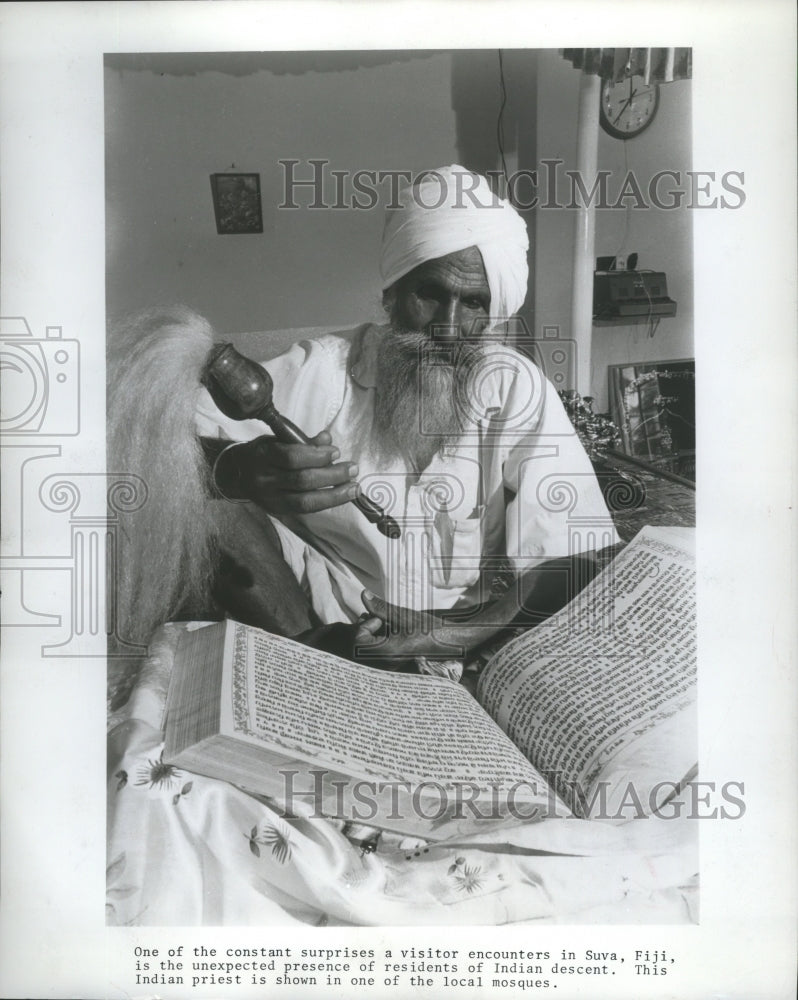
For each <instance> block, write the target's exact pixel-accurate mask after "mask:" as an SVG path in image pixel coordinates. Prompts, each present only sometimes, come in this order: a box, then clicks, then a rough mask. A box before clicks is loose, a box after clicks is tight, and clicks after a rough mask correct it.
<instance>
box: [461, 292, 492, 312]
mask: <svg viewBox="0 0 798 1000" xmlns="http://www.w3.org/2000/svg"><path fill="white" fill-rule="evenodd" d="M461 301H462V303H463V305H464V306H465V307H466V309H487V307H486V305H485V300H484V299H481V298H474V297H473V296H470V295H469V296H467V297H466V298H464V299H461Z"/></svg>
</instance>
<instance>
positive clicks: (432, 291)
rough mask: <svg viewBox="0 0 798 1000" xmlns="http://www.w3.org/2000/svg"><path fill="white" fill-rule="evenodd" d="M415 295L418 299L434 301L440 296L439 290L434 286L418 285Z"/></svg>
mask: <svg viewBox="0 0 798 1000" xmlns="http://www.w3.org/2000/svg"><path fill="white" fill-rule="evenodd" d="M416 295H417V296H418V297H419V298H420V299H435V300H438V299H439V298H440V296H441V292H440V289H439V288H437V287H436V286H435V285H420V286H419V287H418V288H417V289H416Z"/></svg>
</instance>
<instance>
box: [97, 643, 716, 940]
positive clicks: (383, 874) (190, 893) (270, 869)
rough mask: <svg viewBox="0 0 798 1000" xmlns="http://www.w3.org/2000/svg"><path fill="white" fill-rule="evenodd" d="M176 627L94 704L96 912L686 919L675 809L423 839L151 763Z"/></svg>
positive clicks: (246, 919) (379, 918)
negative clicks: (101, 784) (99, 742)
mask: <svg viewBox="0 0 798 1000" xmlns="http://www.w3.org/2000/svg"><path fill="white" fill-rule="evenodd" d="M186 627H187V626H185V625H183V624H181V625H177V624H171V625H167V626H164V628H163V629H161V630H159V632H158V633H157V634H156V636H155V638H154V640H153V643H152V644H151V646H150V651H149V656H148V657H147V658H146V659H145V660H144V661H143V663H142V664H141V667H140V670H139V671H138V675H137V680H136V683H135V685H134V686H133V688H132V691H131V694H130V697H129V698H128V699H127V700H126V702H125V704H124V705H123V706H121V707H115V708H114V709H113V710H112V711H111V712H110V713H109V731H108V855H107V864H108V870H107V907H106V911H107V921H108V923H110V924H124V925H137V924H138V925H157V926H169V925H182V926H192V925H201V924H204V925H215V926H221V925H231V926H238V925H263V924H280V925H286V924H291V923H303V924H314V925H323V924H330V925H376V926H387V925H407V924H412V925H417V926H424V925H434V924H483V925H484V924H505V923H518V922H528V921H537V922H548V923H597V924H599V923H601V924H605V923H690V922H697V900H698V889H697V877H696V872H697V867H698V865H697V854H698V845H697V833H696V830H695V827H696V826H697V824H696V823H694V822H693V823H691V822H690V821H689V820H678V819H672V820H657V819H654V818H650V819H645V820H631V821H629V822H627V823H625V824H623V825H620V826H618V825H608V824H607V823H601V822H594V821H587V820H577V819H545V820H543V821H541V822H537V823H530V824H522V825H520V826H517V827H514V828H512V829H508V830H501V831H498V832H495V831H494V832H492V833H490V834H480V835H479V836H471V837H464V838H462V839H459V840H458V841H457V842H456V843H454V842H448V843H443V844H441V843H438V844H433V843H429V844H428V843H425V842H423V841H419V840H417V839H410V838H402V837H401V836H399V835H394V834H387V833H382V834H380V835H379V836H377V835H374V834H373V831H368V830H365V831H359V835H357V836H356V835H355V832H353V830H352V829H351V828H350V827H344V825H343V824H342V823H340V822H335V821H331V820H322V819H317V818H309V817H304V816H300V815H297V816H292V817H286V816H284V815H281V814H280V811H279V810H278V809H277V808H276V807H273V805H270V803H269V800H266V799H261V798H258V797H254V796H252V795H250V794H248V793H246V792H244V791H242V790H241V789H238V788H236V787H234V786H233V785H230V784H228V783H226V782H223V781H217V780H214V779H211V778H205V777H202V776H200V775H196V774H191V773H189V772H187V771H184V770H178V769H177V768H175V767H174V766H172V765H169V764H166V763H164V762H163V760H162V757H161V754H162V751H163V733H162V731H161V717H162V713H163V706H164V700H165V697H166V691H167V687H168V683H169V674H170V671H171V665H172V658H173V655H174V650H175V647H176V644H177V640H178V637H179V635H180V632H181V630H182V629H184V628H186ZM188 627H192V626H188ZM344 831H346V833H347V835H345V832H344Z"/></svg>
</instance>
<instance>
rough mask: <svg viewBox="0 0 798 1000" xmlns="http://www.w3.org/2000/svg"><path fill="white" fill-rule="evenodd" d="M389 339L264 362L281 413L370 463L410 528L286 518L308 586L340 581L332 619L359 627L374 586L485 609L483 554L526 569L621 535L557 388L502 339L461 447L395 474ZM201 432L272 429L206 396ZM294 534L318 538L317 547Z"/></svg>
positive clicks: (325, 515) (385, 502) (323, 515)
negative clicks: (379, 445) (385, 372)
mask: <svg viewBox="0 0 798 1000" xmlns="http://www.w3.org/2000/svg"><path fill="white" fill-rule="evenodd" d="M382 333H383V330H382V328H378V327H374V326H366V327H361V328H360V329H358V330H357V331H352V332H350V333H348V334H341V335H331V336H327V337H323V338H321V339H320V340H316V341H304V342H302V343H299V344H296V345H294V347H292V348H291V350H289V351H288V352H286V353H285V354H283V355H282V356H281V357H279V358H276V359H274V360H272V361H269V362H267V363H266V364H265V365H264V367H265V368H266V369H267V370H268V371H269V373H270V375H271V376H272V379H273V380H274V387H275V389H274V401H275V405H276V406H277V409H278V410H280V412H282V413H284V414H285V415H286V416H287V417H288V418H289V419H291V420H292V421H294V422H295V423H296V424H297V425H298V426H299V427H301V428H302V429H303V430H304V431H305V432H306V433H307V434H309V435H310V436H314V435H316V434H318V433H319V431H321V430H324V429H326V430H328V431H329V432H330V434H331V435H332V440H333V443H334V444H335V445H336V446H337V447H338V448H339V449H340V451H341V459H342V460H350V461H353V462H356V463H357V464H358V465H359V467H360V475H359V480H360V483H361V485H362V487H363V488H364V490H365V492H366V493H367V494H369V495H370V496H372V497H373V499H374V500H375V501H377V502H378V503H380V504H381V506H383V508H385V509H386V510H387V512H388V513H390V514H391V515H392V516H393V517H395V518H396V519H397V520H398V522H399V524H400V526H401V527H402V536H401V538H400V539H395V540H391V539H387V538H385V537H384V536H383V535H381V534H380V533H379V531H378V530H377V528H376V527H375V526H374V525H372V524H369V522H368V521H367V520H366V519H365V517H363V515H362V514H361V513H360V512H359V511H358V510H357V509H356V508H355V507H354V506H353V505H352V504H344V505H343V506H340V507H335V508H333V509H331V510H327V511H322V512H320V513H317V514H309V515H303V516H295V517H293V518H283V521H284V522H285V526H286V527H287V528H288V529H290V531H285V530H283V531H281V532H280V534H281V540H282V542H283V548H284V551H285V552H286V557H287V558H288V560H289V562H290V563H291V564H292V566H293V568H294V571H295V573H296V574H297V576H298V578H299V577H303V583H305V584H306V585H307V587H308V589H309V590H310V591H311V593H312V594H313V593H314V590H313V588H314V581H316V582H317V583H318V582H319V581H323V582H324V583H325V585H327V589H326V591H325V593H324V594H323V596H321V597H319V599H318V601H317V600H316V597H315V594H314V596H313V603H314V606H315V607H316V610H317V611H318V612H319V613H320V614H321V616H322V619H323V620H324V621H336V620H338V621H340V620H342V618H343V620H345V619H346V618H348V619H349V620H350V621H354V620H356V619H357V617H358V616H359V615H360V614H361V612H362V611H363V610H364V608H363V605H362V603H361V599H360V593H361V590H362V589H363V588H364V587H365V588H367V589H369V590H371V591H372V592H373V593H375V594H377V595H378V596H379V597H383V598H385V599H386V600H388V601H390V602H391V603H393V604H396V605H400V606H402V607H409V608H413V609H416V610H422V609H428V608H436V609H446V608H451V607H453V606H454V605H455V604H458V602H459V603H460V604H463V603H466V604H468V603H476V602H477V601H478V600H479V599H480V595H475V594H469V588H470V587H472V585H474V584H475V583H476V582H477V581H478V579H479V571H480V565H481V563H482V561H483V559H486V558H487V559H489V560H490V559H494V560H495V559H498V558H500V557H508V558H509V559H510V560H511V561H512V562H513V563H514V565H515V567H516V568H517V569H524V568H528V567H531V566H534V565H535V564H537V563H539V562H541V561H543V560H545V559H551V558H557V557H560V556H566V555H569V554H575V553H577V552H580V551H585V550H590V549H598V548H603V547H604V546H606V545H612V544H615V542H617V541H618V536H617V535H616V533H615V529H614V526H613V523H612V518H611V516H610V514H609V512H608V510H607V508H606V506H605V504H604V499H603V497H602V495H601V491H600V489H599V486H598V483H597V482H596V479H595V476H594V474H593V470H592V466H591V465H590V462H589V460H588V458H587V456H586V455H585V452H584V449H583V448H582V446H581V444H580V443H579V439H578V437H577V435H576V433H575V432H574V429H573V427H572V425H571V423H570V421H569V419H568V416H567V415H566V413H565V411H564V409H563V406H562V404H561V402H560V400H559V397H558V396H557V393H556V391H555V390H554V388H553V387H552V386H551V385H550V384H549V383H548V382H547V381H546V379H545V378H544V377H543V376H542V374H541V373H540V371H539V370H538V369H537V368H536V367H535V365H534V364H532V362H531V361H529V360H528V359H527V358H525V357H524V356H522V355H520V354H519V353H518V352H516V351H514V350H513V349H511V348H509V347H505V346H502V345H500V344H497V343H490V344H489V345H488V347H487V348H486V350H487V360H486V363H485V364H484V365H483V366H482V368H481V369H480V375H479V377H478V378H477V379H476V381H475V383H474V386H473V392H472V393H471V397H472V399H473V402H474V412H473V414H472V417H473V419H472V420H471V421H470V423H469V425H468V426H467V428H466V430H465V431H464V433H463V435H462V436H461V438H460V439H459V440H458V442H457V443H456V444H455V445H454V446H452V447H451V448H450V449H448V450H447V451H446V452H445V453H444V454H443V455H440V456H437V457H436V458H434V459H433V461H432V463H431V464H430V466H429V467H428V468H427V470H426V471H425V472H424V473H423V474H422V475H421V476H416V475H415V474H414V472H413V470H412V469H411V468H410V467H409V466H408V465H407V464H406V463H405V462H404V461H403V460H401V459H397V460H395V461H394V462H393V463H392V464H391V465H390V467H388V468H384V467H382V466H381V465H380V464H379V459H378V458H377V456H376V455H375V454H374V451H373V448H372V447H371V445H370V442H369V441H368V429H369V428H370V427H371V426H372V425H373V413H374V394H375V391H376V390H375V387H374V383H375V368H376V353H377V351H378V349H379V341H380V337H381V335H382ZM353 341H354V343H353ZM350 350H351V356H350ZM198 430H199V433H200V434H202V435H204V436H206V437H217V436H218V437H221V438H226V439H228V440H231V441H246V440H250V439H252V438H254V437H258V436H260V435H261V434H263V433H264V425H263V424H261V423H260V422H259V421H234V420H230V419H228V418H226V417H224V416H223V415H222V414H221V413H220V411H219V410H218V409H217V408H216V406H215V405H214V404H213V402H212V400H211V398H210V396H209V395H208V394H207V392H205V390H203V392H202V396H201V399H200V404H199V409H198ZM364 430H365V433H361V431H364ZM442 497H444V498H445V499H446V515H447V523H446V525H445V526H443V525H442V523H441V517H440V513H441V511H440V509H439V508H440V506H441V504H440V500H441V498H442ZM506 497H507V498H509V499H506ZM291 535H293V536H299V537H300V538H301V539H303V540H304V541H305V542H307V543H309V545H308V546H300V548H301V549H304V551H298V550H297V542H296V538H295V537H294V538H293V539H292V537H291ZM447 544H448V545H450V546H451V552H450V553H449V552H447V551H446V546H447ZM320 557H323V564H322V562H321V561H320ZM325 567H326V568H325ZM318 593H319V594H321V593H322V592H321V591H319V592H318ZM331 597H334V599H335V600H334V602H332V603H331ZM341 612H343V615H342V613H341ZM331 616H332V617H331Z"/></svg>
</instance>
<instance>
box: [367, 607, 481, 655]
mask: <svg viewBox="0 0 798 1000" xmlns="http://www.w3.org/2000/svg"><path fill="white" fill-rule="evenodd" d="M361 597H362V600H363V604H364V605H365V606H366V614H365V615H364V616H362V618H361V621H360V623H359V625H358V629H357V632H356V633H355V641H354V647H355V652H356V654H357V656H358V659H361V660H363V661H364V662H372V661H374V662H378V661H379V660H385V661H392V660H406V659H410V658H413V657H415V656H430V657H440V658H444V659H454V658H457V657H462V656H464V655H465V652H466V649H465V646H464V645H463V643H462V642H461V641H460V639H461V637H460V635H459V634H458V633H457V631H456V630H455V629H453V628H451V627H450V626H448V625H445V624H443V623H442V622H441V621H440V620H439V619H438V618H437V617H436V616H435V615H434V614H433V613H432V612H431V611H411V610H410V609H409V608H400V607H397V606H396V605H394V604H388V603H387V601H383V600H382V599H381V598H379V597H376V596H375V595H374V594H372V593H371V592H370V591H368V590H364V591H363V593H362V595H361Z"/></svg>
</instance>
